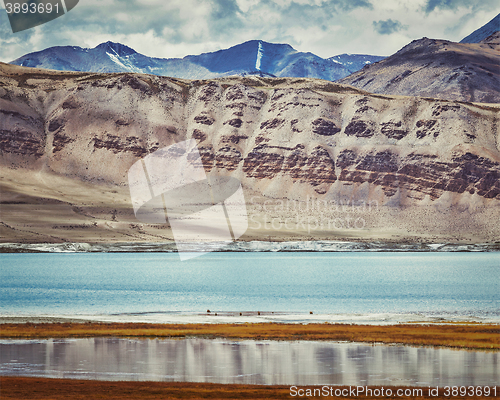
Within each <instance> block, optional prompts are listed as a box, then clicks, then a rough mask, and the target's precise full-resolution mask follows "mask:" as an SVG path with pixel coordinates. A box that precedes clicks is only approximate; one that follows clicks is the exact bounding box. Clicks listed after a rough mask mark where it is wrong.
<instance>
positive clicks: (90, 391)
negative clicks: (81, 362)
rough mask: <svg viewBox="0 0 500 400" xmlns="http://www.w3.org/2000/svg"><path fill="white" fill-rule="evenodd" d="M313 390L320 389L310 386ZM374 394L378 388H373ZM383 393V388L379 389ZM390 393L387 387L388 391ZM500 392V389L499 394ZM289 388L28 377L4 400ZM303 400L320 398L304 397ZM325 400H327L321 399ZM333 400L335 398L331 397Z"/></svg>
mask: <svg viewBox="0 0 500 400" xmlns="http://www.w3.org/2000/svg"><path fill="white" fill-rule="evenodd" d="M301 388H304V389H305V388H310V389H312V390H314V389H316V390H318V389H320V388H321V387H320V386H307V387H301ZM370 388H371V389H372V390H373V389H376V387H370ZM335 389H348V390H349V387H348V386H335ZM379 389H380V387H379ZM386 389H387V387H386ZM397 389H403V390H404V389H410V390H411V391H413V390H415V389H417V388H413V387H412V388H405V387H401V386H399V387H391V390H392V392H393V395H392V396H390V397H388V396H384V397H383V398H384V399H395V398H397V399H401V400H404V399H410V398H411V399H415V398H418V399H419V400H423V399H445V398H449V397H445V396H444V389H443V388H440V390H439V396H432V397H430V396H429V395H428V388H427V387H422V388H418V389H422V394H423V396H415V397H414V396H412V397H407V396H402V397H399V396H397V395H396V391H397ZM499 390H500V388H499V387H497V393H498V391H499ZM290 393H291V392H290V387H289V386H257V385H219V384H213V383H186V382H107V381H84V380H76V379H75V380H73V379H46V378H25V377H2V378H1V389H0V398H2V399H17V400H22V399H29V400H40V399H53V400H59V399H61V400H62V399H65V400H66V399H73V400H79V399H82V400H83V399H106V400H114V399H116V400H118V399H119V400H123V399H193V400H194V399H253V400H258V399H290V398H292V397H291V396H290ZM300 398H301V399H311V398H318V397H309V396H301V397H300ZM321 398H324V397H321ZM329 398H331V397H330V396H329ZM335 398H336V399H352V397H335ZM355 398H357V399H366V400H368V399H380V398H381V396H378V397H375V396H364V395H360V396H355ZM466 398H467V399H478V398H479V397H475V396H473V397H463V396H457V397H453V399H454V400H458V399H466Z"/></svg>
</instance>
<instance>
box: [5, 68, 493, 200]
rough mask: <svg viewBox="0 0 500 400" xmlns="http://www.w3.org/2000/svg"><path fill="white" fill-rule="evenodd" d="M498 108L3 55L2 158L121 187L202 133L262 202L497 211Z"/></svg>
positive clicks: (204, 152) (211, 159) (221, 166)
mask: <svg viewBox="0 0 500 400" xmlns="http://www.w3.org/2000/svg"><path fill="white" fill-rule="evenodd" d="M499 110H500V108H499V107H498V106H496V105H492V104H489V105H486V104H472V103H463V102H450V101H443V100H435V99H430V98H415V97H401V96H381V95H372V94H370V93H367V92H363V91H361V90H358V89H355V88H352V87H349V86H345V85H338V84H334V83H330V82H326V81H321V80H313V79H295V78H287V79H267V78H258V77H248V78H225V79H218V80H208V81H187V80H179V79H172V78H165V77H156V76H148V75H135V74H89V73H62V72H54V71H43V70H32V69H27V68H22V67H15V66H10V65H5V64H1V65H0V113H1V115H2V118H1V120H0V150H1V155H2V157H1V163H2V168H3V169H4V170H7V169H12V168H16V169H19V168H24V169H27V170H33V171H50V172H53V173H55V174H58V175H61V176H64V177H67V178H71V179H76V180H79V181H83V182H89V183H92V184H97V183H106V184H108V185H111V186H113V185H114V186H116V187H122V188H124V187H126V185H127V171H128V168H129V167H130V166H131V165H132V164H133V163H134V162H135V161H137V160H138V159H140V158H141V157H144V156H145V155H147V154H150V153H152V152H154V151H155V150H157V149H159V148H161V147H165V146H168V145H170V144H172V143H175V142H180V141H182V140H185V139H189V138H194V139H196V140H197V142H198V147H199V151H200V154H201V156H202V161H203V165H204V167H205V170H206V172H207V173H209V174H210V173H217V174H223V175H230V176H233V177H236V178H238V179H239V180H240V181H241V182H242V183H243V187H244V189H245V190H246V191H247V192H248V193H251V194H252V195H255V194H257V195H259V196H263V197H262V199H266V198H267V199H295V200H304V199H306V198H315V199H322V200H333V201H344V202H345V201H350V202H352V203H354V202H356V201H366V202H368V201H372V200H374V201H376V202H377V204H379V205H380V206H387V207H391V208H404V207H409V206H418V205H428V204H439V205H440V207H453V206H454V205H456V204H460V205H461V207H464V206H465V207H466V208H468V207H469V206H471V207H472V206H473V207H472V208H476V207H477V206H478V205H480V206H481V207H486V208H493V209H495V210H498V207H499V203H500V133H499Z"/></svg>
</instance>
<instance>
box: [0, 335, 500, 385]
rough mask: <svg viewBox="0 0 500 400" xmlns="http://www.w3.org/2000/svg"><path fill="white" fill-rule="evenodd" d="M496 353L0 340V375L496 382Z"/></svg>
mask: <svg viewBox="0 0 500 400" xmlns="http://www.w3.org/2000/svg"><path fill="white" fill-rule="evenodd" d="M499 354H500V353H498V352H496V353H494V352H478V351H466V350H451V349H443V348H421V347H409V346H387V345H368V344H360V343H337V342H317V341H293V342H290V341H255V340H243V341H228V340H220V339H217V340H211V339H181V340H165V339H151V340H149V339H146V340H138V339H115V338H90V339H49V340H3V341H0V363H1V365H0V375H4V376H5V375H10V376H13V375H16V376H40V377H52V378H78V379H97V380H133V381H182V382H213V383H243V384H266V385H314V384H318V385H326V384H330V385H386V386H387V385H418V386H437V385H439V386H445V385H449V386H452V385H458V386H463V385H466V386H469V385H473V386H477V385H494V384H498V382H499V380H500V363H499V361H500V360H499V359H500V357H499Z"/></svg>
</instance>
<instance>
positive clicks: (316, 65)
mask: <svg viewBox="0 0 500 400" xmlns="http://www.w3.org/2000/svg"><path fill="white" fill-rule="evenodd" d="M340 56H344V57H347V56H345V55H340ZM340 56H334V57H340ZM361 56H362V58H363V61H364V64H363V65H365V64H366V63H367V62H368V63H370V62H374V61H379V60H380V59H381V58H383V57H380V56H369V55H361ZM334 57H332V58H329V59H324V58H321V57H319V56H317V55H315V54H313V53H310V52H306V53H304V52H299V51H297V50H295V49H294V48H293V47H292V46H290V45H289V44H286V43H279V44H275V43H268V42H265V41H262V40H250V41H247V42H244V43H241V44H237V45H235V46H232V47H230V48H228V49H221V50H218V51H215V52H206V53H202V54H199V55H187V56H185V57H183V58H155V57H148V56H145V55H143V54H140V53H138V52H137V51H135V50H134V49H132V48H130V47H128V46H126V45H122V44H120V43H115V42H111V41H108V42H105V43H101V44H99V45H98V46H96V47H95V48H93V49H85V48H81V47H77V46H56V47H50V48H47V49H45V50H41V51H38V52H34V53H29V54H26V55H24V56H22V57H19V58H17V59H16V60H13V61H12V62H11V64H14V65H19V66H25V67H32V68H45V69H54V70H62V71H86V72H134V73H147V74H153V75H158V76H173V77H177V78H184V79H208V78H217V77H223V76H229V75H240V76H245V75H252V74H255V75H267V76H276V77H284V76H287V77H289V76H290V77H310V78H319V79H325V80H330V81H334V80H337V79H339V78H342V77H344V76H347V75H349V74H350V73H352V71H353V65H358V64H357V63H355V62H353V61H352V60H351V59H349V60H346V62H345V65H344V62H343V61H342V60H343V58H342V57H341V59H336V60H333V58H334ZM351 58H352V57H351Z"/></svg>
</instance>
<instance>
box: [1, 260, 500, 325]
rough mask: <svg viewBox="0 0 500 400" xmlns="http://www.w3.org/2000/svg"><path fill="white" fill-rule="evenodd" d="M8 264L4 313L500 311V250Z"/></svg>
mask: <svg viewBox="0 0 500 400" xmlns="http://www.w3.org/2000/svg"><path fill="white" fill-rule="evenodd" d="M0 263H1V280H0V313H1V314H2V315H42V314H44V315H47V314H49V315H54V314H57V315H78V314H85V315H94V314H99V315H112V314H113V315H116V314H119V315H121V314H123V315H126V314H134V313H143V314H147V313H172V312H173V313H175V312H181V313H182V312H205V311H206V310H207V309H210V310H212V311H217V310H218V311H220V312H224V311H261V312H285V313H287V312H298V313H301V312H302V313H308V312H309V311H312V310H313V311H314V313H315V314H316V313H320V314H328V313H336V314H356V313H368V314H369V313H422V314H425V315H437V314H439V315H444V316H453V315H465V316H472V317H477V318H490V317H493V318H497V317H499V316H500V253H307V252H297V253H209V254H206V255H204V256H201V257H198V258H194V259H191V260H189V261H183V262H181V261H180V260H179V258H178V255H177V254H175V253H70V254H2V255H0Z"/></svg>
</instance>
